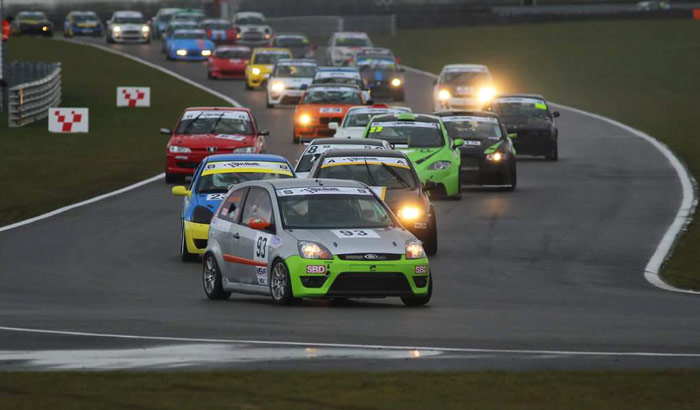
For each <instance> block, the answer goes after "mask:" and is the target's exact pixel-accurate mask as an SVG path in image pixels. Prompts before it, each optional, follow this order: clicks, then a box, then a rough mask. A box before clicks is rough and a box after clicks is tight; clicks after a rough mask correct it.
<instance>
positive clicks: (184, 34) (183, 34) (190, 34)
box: [173, 31, 205, 39]
mask: <svg viewBox="0 0 700 410" xmlns="http://www.w3.org/2000/svg"><path fill="white" fill-rule="evenodd" d="M204 37H205V35H204V32H200V31H176V32H175V34H173V38H197V39H203V38H204Z"/></svg>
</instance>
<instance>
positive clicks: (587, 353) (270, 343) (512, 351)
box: [0, 326, 700, 358]
mask: <svg viewBox="0 0 700 410" xmlns="http://www.w3.org/2000/svg"><path fill="white" fill-rule="evenodd" d="M0 330H5V331H10V332H24V333H43V334H52V335H63V336H83V337H102V338H112V339H132V340H153V341H163V342H199V343H228V344H246V345H267V346H296V347H327V348H346V349H347V348H351V349H377V350H418V351H421V350H427V351H438V352H453V353H497V354H527V355H531V354H536V355H541V354H554V355H568V356H633V357H688V358H700V353H668V352H607V351H602V352H594V351H581V350H527V349H481V348H466V347H464V348H463V347H428V346H388V345H363V344H352V343H305V342H284V341H274V340H242V339H241V340H239V339H208V338H192V337H166V336H136V335H120V334H112V333H89V332H70V331H63V330H44V329H28V328H22V327H7V326H0Z"/></svg>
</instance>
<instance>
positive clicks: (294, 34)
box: [274, 33, 307, 38]
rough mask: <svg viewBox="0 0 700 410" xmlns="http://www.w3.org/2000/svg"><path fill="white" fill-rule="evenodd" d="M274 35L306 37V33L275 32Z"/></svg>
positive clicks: (276, 36) (277, 36)
mask: <svg viewBox="0 0 700 410" xmlns="http://www.w3.org/2000/svg"><path fill="white" fill-rule="evenodd" d="M274 37H275V38H279V37H307V35H306V34H302V33H276V34H274Z"/></svg>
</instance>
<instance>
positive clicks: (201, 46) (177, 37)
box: [165, 29, 216, 61]
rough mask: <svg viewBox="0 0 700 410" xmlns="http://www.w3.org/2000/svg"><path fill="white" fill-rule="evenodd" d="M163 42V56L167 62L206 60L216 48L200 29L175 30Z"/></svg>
mask: <svg viewBox="0 0 700 410" xmlns="http://www.w3.org/2000/svg"><path fill="white" fill-rule="evenodd" d="M165 41H166V45H165V55H166V57H167V58H168V60H188V61H203V60H207V59H208V58H209V56H211V53H212V51H214V48H215V47H216V46H215V45H214V43H212V42H211V41H210V40H208V39H207V37H206V35H205V33H204V30H201V29H197V30H177V31H175V32H174V33H173V34H172V35H169V36H168V39H167V40H165Z"/></svg>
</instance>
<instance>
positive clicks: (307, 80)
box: [266, 59, 316, 108]
mask: <svg viewBox="0 0 700 410" xmlns="http://www.w3.org/2000/svg"><path fill="white" fill-rule="evenodd" d="M314 75H316V61H314V60H305V59H282V60H277V64H275V69H274V70H273V71H272V75H270V78H269V79H268V81H267V95H266V102H267V108H273V107H275V106H277V105H285V104H298V103H299V100H301V96H302V95H304V90H306V89H307V88H308V87H309V85H311V82H312V81H313V80H314Z"/></svg>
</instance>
